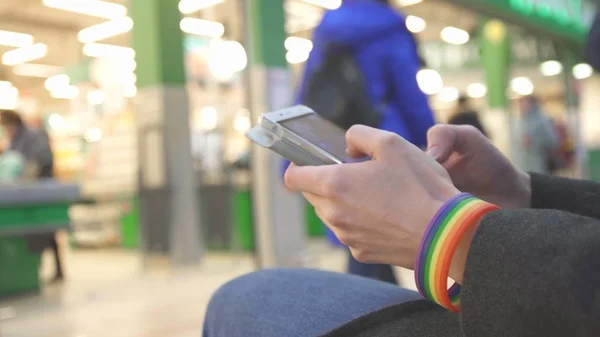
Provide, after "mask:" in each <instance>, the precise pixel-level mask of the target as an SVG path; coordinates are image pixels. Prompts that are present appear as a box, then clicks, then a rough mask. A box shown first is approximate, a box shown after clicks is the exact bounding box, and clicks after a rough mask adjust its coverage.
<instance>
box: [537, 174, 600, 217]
mask: <svg viewBox="0 0 600 337" xmlns="http://www.w3.org/2000/svg"><path fill="white" fill-rule="evenodd" d="M531 194H532V195H531V206H532V207H533V208H538V209H556V210H563V211H567V212H570V213H574V214H579V215H583V216H588V217H592V218H595V219H600V207H598V202H600V184H599V183H596V182H592V181H584V180H573V179H565V178H558V177H551V176H545V175H540V174H535V173H532V174H531Z"/></svg>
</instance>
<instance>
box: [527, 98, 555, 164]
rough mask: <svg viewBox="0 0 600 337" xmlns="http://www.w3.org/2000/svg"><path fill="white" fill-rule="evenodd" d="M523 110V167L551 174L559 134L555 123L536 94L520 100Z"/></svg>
mask: <svg viewBox="0 0 600 337" xmlns="http://www.w3.org/2000/svg"><path fill="white" fill-rule="evenodd" d="M519 107H520V110H521V130H520V140H521V151H520V153H519V158H520V161H519V163H520V165H521V169H523V170H525V171H528V172H535V173H544V174H550V173H551V172H550V165H549V162H550V160H551V158H552V155H553V153H554V152H555V151H556V149H557V148H558V145H559V143H558V135H557V133H556V129H555V127H554V123H552V121H551V120H550V118H549V117H548V116H547V115H546V114H545V113H544V112H543V111H542V107H541V104H540V101H539V99H538V98H537V97H535V96H525V97H522V98H521V99H520V100H519Z"/></svg>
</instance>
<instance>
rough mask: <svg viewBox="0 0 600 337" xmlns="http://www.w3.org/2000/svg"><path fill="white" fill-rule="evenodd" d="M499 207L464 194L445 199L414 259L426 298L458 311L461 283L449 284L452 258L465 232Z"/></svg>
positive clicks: (417, 280)
mask: <svg viewBox="0 0 600 337" xmlns="http://www.w3.org/2000/svg"><path fill="white" fill-rule="evenodd" d="M497 209H498V207H497V206H495V205H492V204H489V203H487V202H485V201H482V200H480V199H477V198H475V197H474V196H473V195H471V194H468V193H461V194H458V195H456V196H454V197H452V198H451V199H450V200H448V201H446V203H444V204H443V205H442V207H440V209H439V210H438V212H437V213H436V214H435V216H434V217H433V219H432V220H431V223H430V224H429V226H428V227H427V229H426V230H425V235H424V236H423V240H422V241H421V246H420V249H419V253H418V254H417V260H416V262H415V282H416V284H417V289H418V290H419V293H421V295H423V297H425V298H428V299H430V300H431V301H433V302H435V303H438V304H439V305H441V306H443V307H445V308H446V309H448V310H450V311H453V312H458V311H459V308H458V304H459V294H460V285H458V284H456V283H455V284H454V285H452V287H450V289H448V286H447V280H448V273H449V271H450V264H451V262H452V257H453V256H454V253H455V252H456V248H457V246H458V244H459V243H460V240H461V239H462V237H463V236H464V234H465V233H466V232H467V231H468V230H469V229H470V228H471V227H472V226H474V225H475V224H477V222H478V221H479V219H481V218H482V217H483V216H484V215H485V214H487V213H489V212H491V211H494V210H497Z"/></svg>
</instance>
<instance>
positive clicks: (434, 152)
mask: <svg viewBox="0 0 600 337" xmlns="http://www.w3.org/2000/svg"><path fill="white" fill-rule="evenodd" d="M427 154H428V155H430V156H431V157H433V158H435V159H437V158H438V157H439V156H440V154H441V153H440V149H439V148H438V147H437V146H433V147H431V148H429V150H427Z"/></svg>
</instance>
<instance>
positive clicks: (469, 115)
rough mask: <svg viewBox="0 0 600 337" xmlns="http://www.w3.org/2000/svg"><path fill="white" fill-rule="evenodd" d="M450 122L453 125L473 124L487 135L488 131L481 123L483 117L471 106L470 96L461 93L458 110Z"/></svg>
mask: <svg viewBox="0 0 600 337" xmlns="http://www.w3.org/2000/svg"><path fill="white" fill-rule="evenodd" d="M448 124H453V125H471V126H474V127H475V128H476V129H477V130H479V131H481V133H483V134H484V135H485V136H486V137H487V132H486V130H485V128H484V127H483V124H482V123H481V119H480V118H479V113H478V112H477V111H475V110H474V109H473V108H472V107H471V102H470V101H469V98H468V97H467V96H465V95H461V96H460V97H459V98H458V103H457V105H456V111H455V112H454V114H453V115H452V117H450V120H449V121H448Z"/></svg>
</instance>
